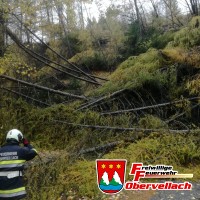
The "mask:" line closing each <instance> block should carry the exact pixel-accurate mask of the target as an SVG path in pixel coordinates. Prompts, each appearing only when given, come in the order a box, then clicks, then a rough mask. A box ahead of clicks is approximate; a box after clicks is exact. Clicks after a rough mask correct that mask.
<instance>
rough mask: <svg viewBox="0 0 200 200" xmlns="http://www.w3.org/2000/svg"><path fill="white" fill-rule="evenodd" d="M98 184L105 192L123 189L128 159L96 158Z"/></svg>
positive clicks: (114, 192)
mask: <svg viewBox="0 0 200 200" xmlns="http://www.w3.org/2000/svg"><path fill="white" fill-rule="evenodd" d="M96 169H97V184H98V186H99V189H100V190H101V191H102V192H103V193H107V194H116V193H118V192H120V191H121V190H122V189H123V185H124V182H125V172H126V160H114V159H112V160H109V159H108V160H103V159H99V160H96Z"/></svg>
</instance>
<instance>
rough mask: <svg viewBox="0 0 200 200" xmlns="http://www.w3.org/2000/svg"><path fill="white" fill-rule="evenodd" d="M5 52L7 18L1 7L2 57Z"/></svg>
mask: <svg viewBox="0 0 200 200" xmlns="http://www.w3.org/2000/svg"><path fill="white" fill-rule="evenodd" d="M4 52H5V20H4V11H3V9H0V56H1V57H2V56H3V55H4Z"/></svg>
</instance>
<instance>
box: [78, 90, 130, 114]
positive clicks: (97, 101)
mask: <svg viewBox="0 0 200 200" xmlns="http://www.w3.org/2000/svg"><path fill="white" fill-rule="evenodd" d="M125 90H126V89H122V90H118V91H116V92H114V93H112V94H110V95H106V96H103V97H100V98H99V99H97V100H94V101H92V102H89V103H86V104H83V105H81V106H80V107H79V108H78V109H77V110H76V111H80V110H83V109H85V108H89V107H90V106H93V105H95V104H97V103H99V102H101V101H103V100H105V99H108V98H111V97H114V96H115V95H118V94H120V93H121V92H124V91H125Z"/></svg>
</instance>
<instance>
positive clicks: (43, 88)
mask: <svg viewBox="0 0 200 200" xmlns="http://www.w3.org/2000/svg"><path fill="white" fill-rule="evenodd" d="M0 78H5V79H7V80H10V81H13V82H17V83H21V84H22V85H27V86H31V87H34V88H37V89H40V90H44V91H48V92H50V93H54V94H60V95H63V96H67V97H71V98H75V99H83V100H87V98H86V97H84V96H78V95H74V94H70V93H67V92H62V91H60V90H54V89H51V88H48V87H44V86H40V85H37V84H33V83H28V82H26V81H22V80H19V79H15V78H12V77H10V76H7V75H0Z"/></svg>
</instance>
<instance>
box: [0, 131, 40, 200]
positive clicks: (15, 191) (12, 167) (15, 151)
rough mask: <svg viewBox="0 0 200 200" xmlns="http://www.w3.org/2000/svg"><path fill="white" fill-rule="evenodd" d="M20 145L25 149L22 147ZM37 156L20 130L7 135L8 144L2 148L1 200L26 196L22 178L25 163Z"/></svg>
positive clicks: (0, 172) (0, 157)
mask: <svg viewBox="0 0 200 200" xmlns="http://www.w3.org/2000/svg"><path fill="white" fill-rule="evenodd" d="M20 143H23V144H24V147H20V145H19V144H20ZM36 155H37V151H36V150H35V149H34V148H33V147H32V146H31V145H30V144H29V142H28V140H27V139H25V138H24V137H23V134H22V133H21V132H20V131H19V130H17V129H12V130H10V131H9V132H8V133H7V136H6V144H5V145H3V146H2V147H0V200H18V199H23V198H24V197H25V196H26V191H25V187H24V183H23V177H22V175H23V174H22V172H23V169H24V163H25V161H28V160H31V159H33V158H34V157H35V156H36Z"/></svg>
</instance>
